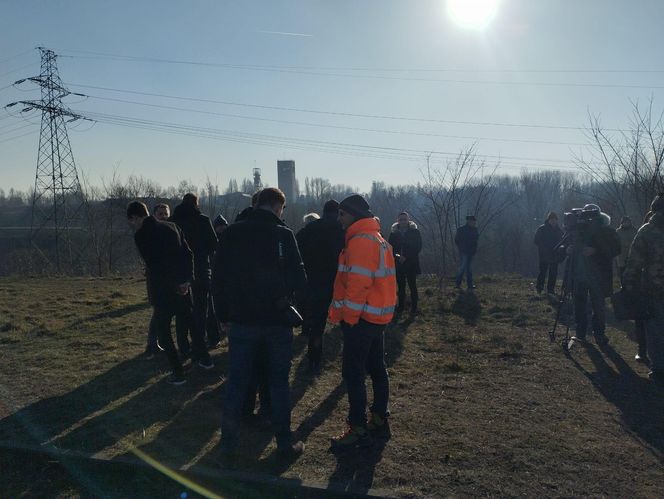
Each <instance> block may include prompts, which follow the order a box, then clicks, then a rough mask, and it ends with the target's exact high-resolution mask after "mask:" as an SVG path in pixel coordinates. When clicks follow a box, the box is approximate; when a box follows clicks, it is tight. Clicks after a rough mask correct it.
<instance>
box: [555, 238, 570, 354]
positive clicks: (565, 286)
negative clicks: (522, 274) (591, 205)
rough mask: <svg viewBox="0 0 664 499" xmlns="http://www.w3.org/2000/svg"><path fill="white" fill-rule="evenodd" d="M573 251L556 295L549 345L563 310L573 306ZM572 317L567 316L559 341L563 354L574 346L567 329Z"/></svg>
mask: <svg viewBox="0 0 664 499" xmlns="http://www.w3.org/2000/svg"><path fill="white" fill-rule="evenodd" d="M570 239H571V238H570V237H569V236H566V237H564V238H563V240H562V241H561V242H560V243H559V244H558V245H557V246H556V248H554V252H555V251H556V250H557V249H559V248H560V247H561V246H566V245H567V242H568V241H569V240H570ZM574 257H575V251H573V252H572V254H571V255H569V256H568V257H567V258H566V259H565V272H564V274H563V283H562V286H561V289H560V294H559V295H558V308H557V310H556V319H555V321H554V323H553V328H551V329H550V330H549V340H550V341H551V343H555V342H556V331H557V330H558V325H559V324H560V318H561V315H562V312H563V310H568V309H569V307H570V306H573V297H572V294H573V292H574V278H573V272H574V260H575V258H574ZM573 316H574V313H572V314H569V313H568V314H567V320H566V321H565V336H564V337H563V339H562V340H561V341H560V345H561V346H562V348H563V350H564V351H565V352H568V351H569V350H570V348H572V346H573V345H574V337H572V336H570V334H569V329H570V323H571V321H570V318H571V317H573Z"/></svg>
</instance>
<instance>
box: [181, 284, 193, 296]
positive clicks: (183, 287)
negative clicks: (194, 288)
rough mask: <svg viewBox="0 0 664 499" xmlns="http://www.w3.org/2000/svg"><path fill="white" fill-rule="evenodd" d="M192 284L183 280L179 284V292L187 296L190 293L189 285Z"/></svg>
mask: <svg viewBox="0 0 664 499" xmlns="http://www.w3.org/2000/svg"><path fill="white" fill-rule="evenodd" d="M190 285H191V284H190V283H189V282H183V283H182V284H180V285H179V286H178V294H179V295H181V296H186V294H187V293H189V286H190Z"/></svg>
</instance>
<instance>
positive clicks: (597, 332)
mask: <svg viewBox="0 0 664 499" xmlns="http://www.w3.org/2000/svg"><path fill="white" fill-rule="evenodd" d="M574 213H575V215H576V218H577V223H576V227H575V228H574V229H572V230H573V231H574V232H575V234H574V237H573V241H572V244H570V245H569V246H567V249H566V251H567V254H568V255H569V256H570V258H571V259H572V265H571V272H572V273H573V280H574V284H573V297H574V316H575V320H576V335H575V336H574V337H573V338H572V339H573V340H576V341H579V342H585V338H586V331H587V329H588V316H587V313H586V310H587V306H588V297H590V304H591V307H592V311H593V315H592V329H593V335H594V336H595V342H596V343H597V345H598V346H604V345H606V344H607V343H608V339H607V337H606V335H605V330H606V309H605V298H607V297H608V296H611V293H612V291H613V259H614V258H615V257H616V256H618V255H619V254H620V239H619V238H618V235H617V234H616V231H615V230H614V229H612V228H611V227H610V224H611V217H610V216H609V215H607V214H606V213H602V211H601V210H600V207H599V206H597V205H596V204H587V205H585V206H584V207H583V209H582V210H580V211H579V210H575V211H574Z"/></svg>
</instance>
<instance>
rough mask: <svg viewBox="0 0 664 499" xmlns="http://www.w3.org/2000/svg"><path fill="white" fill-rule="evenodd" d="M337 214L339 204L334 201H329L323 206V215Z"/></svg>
mask: <svg viewBox="0 0 664 499" xmlns="http://www.w3.org/2000/svg"><path fill="white" fill-rule="evenodd" d="M338 212H339V202H338V201H335V200H334V199H330V200H329V201H328V202H327V203H325V204H324V205H323V213H335V214H336V213H338Z"/></svg>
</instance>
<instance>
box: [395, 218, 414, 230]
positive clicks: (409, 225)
mask: <svg viewBox="0 0 664 499" xmlns="http://www.w3.org/2000/svg"><path fill="white" fill-rule="evenodd" d="M410 229H417V224H416V223H415V222H413V221H412V220H410V221H409V222H408V229H407V230H410ZM398 230H399V222H394V223H393V224H392V232H396V231H398Z"/></svg>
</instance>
